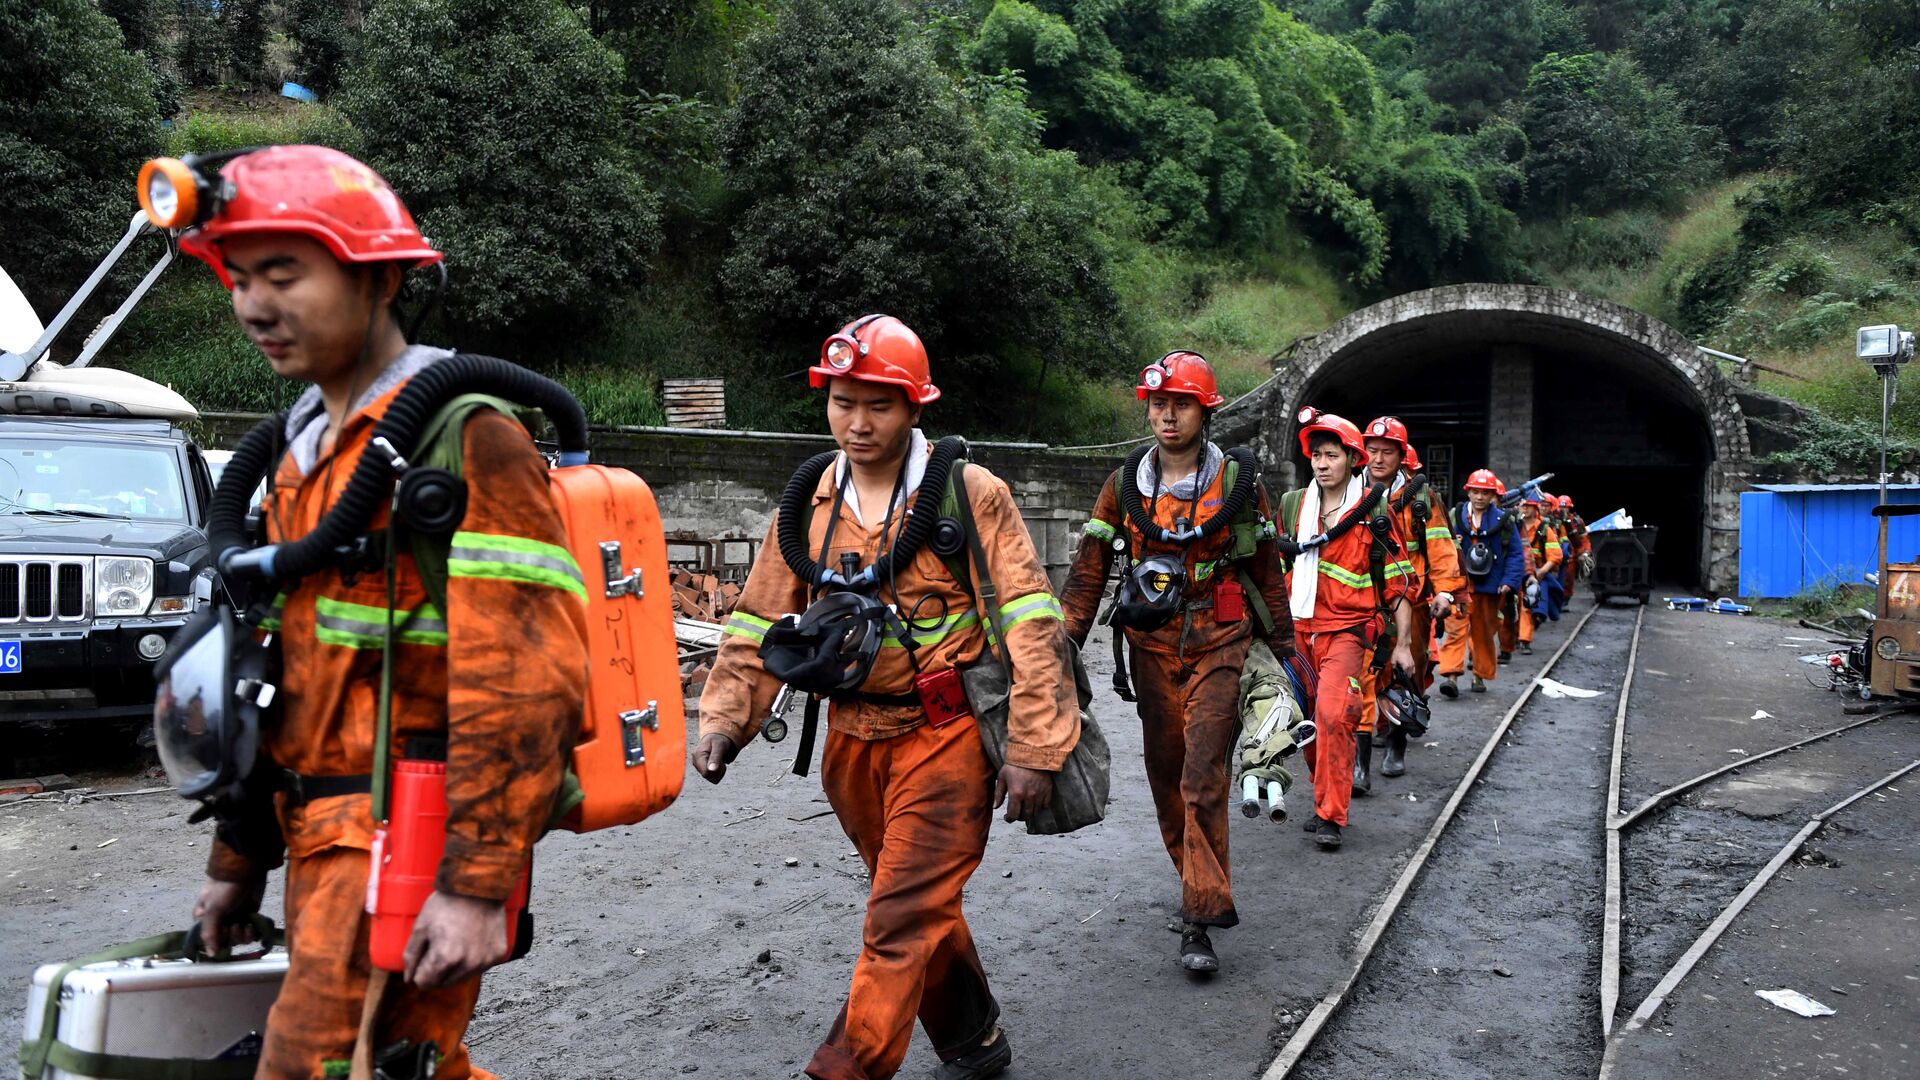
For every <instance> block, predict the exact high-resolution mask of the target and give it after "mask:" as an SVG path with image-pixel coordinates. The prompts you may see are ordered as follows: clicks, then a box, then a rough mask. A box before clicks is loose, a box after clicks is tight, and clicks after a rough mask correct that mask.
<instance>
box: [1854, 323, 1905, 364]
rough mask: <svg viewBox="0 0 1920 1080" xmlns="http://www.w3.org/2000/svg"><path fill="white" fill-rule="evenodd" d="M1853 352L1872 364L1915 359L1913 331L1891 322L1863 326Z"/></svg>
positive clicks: (1857, 335) (1856, 338)
mask: <svg viewBox="0 0 1920 1080" xmlns="http://www.w3.org/2000/svg"><path fill="white" fill-rule="evenodd" d="M1853 353H1854V355H1855V356H1857V357H1859V358H1860V359H1862V360H1865V361H1867V362H1868V363H1870V364H1875V365H1879V364H1904V363H1906V362H1907V361H1909V360H1911V359H1913V332H1912V331H1911V330H1902V329H1900V328H1899V327H1898V326H1893V325H1891V324H1888V325H1885V326H1863V327H1861V328H1860V329H1859V331H1858V333H1856V335H1855V337H1854V349H1853Z"/></svg>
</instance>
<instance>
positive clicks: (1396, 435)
mask: <svg viewBox="0 0 1920 1080" xmlns="http://www.w3.org/2000/svg"><path fill="white" fill-rule="evenodd" d="M1362 434H1364V435H1365V436H1366V437H1367V438H1369V439H1386V440H1387V441H1389V442H1397V443H1399V444H1400V451H1401V452H1402V453H1407V454H1410V453H1412V452H1413V444H1412V443H1410V442H1408V441H1407V425H1405V424H1403V423H1401V422H1400V418H1399V417H1397V416H1381V417H1376V418H1374V419H1373V421H1372V422H1370V423H1368V424H1367V428H1366V430H1365V431H1364V432H1362Z"/></svg>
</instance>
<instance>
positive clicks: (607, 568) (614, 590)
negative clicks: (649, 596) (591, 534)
mask: <svg viewBox="0 0 1920 1080" xmlns="http://www.w3.org/2000/svg"><path fill="white" fill-rule="evenodd" d="M600 569H601V570H602V571H603V572H604V573H605V574H606V578H607V599H609V600H618V599H620V598H621V597H623V596H645V595H646V593H645V592H644V591H642V590H641V588H640V568H639V567H637V566H636V567H634V568H633V573H631V574H629V573H626V572H625V570H626V568H625V567H624V566H622V565H621V564H620V541H618V540H602V541H600Z"/></svg>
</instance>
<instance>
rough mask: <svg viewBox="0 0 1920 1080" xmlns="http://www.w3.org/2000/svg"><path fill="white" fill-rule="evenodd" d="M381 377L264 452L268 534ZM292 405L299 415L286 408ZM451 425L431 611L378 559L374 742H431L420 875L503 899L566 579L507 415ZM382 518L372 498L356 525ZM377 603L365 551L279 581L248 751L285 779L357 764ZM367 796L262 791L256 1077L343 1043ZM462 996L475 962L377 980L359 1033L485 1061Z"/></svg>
mask: <svg viewBox="0 0 1920 1080" xmlns="http://www.w3.org/2000/svg"><path fill="white" fill-rule="evenodd" d="M415 356H417V352H414V351H410V352H409V353H406V354H403V355H402V357H401V358H400V359H398V360H396V361H395V362H394V367H390V368H389V369H388V374H392V375H397V374H400V372H396V371H395V370H394V369H395V368H401V369H402V370H403V371H404V370H405V368H406V366H408V364H409V360H410V358H412V357H415ZM421 366H424V365H423V364H420V363H417V362H416V363H413V364H411V368H412V370H418V368H419V367H421ZM386 382H390V380H386ZM384 385H385V382H381V381H377V382H376V383H375V386H374V388H373V389H372V390H370V391H369V393H377V396H376V397H374V398H373V399H372V400H371V401H370V402H369V403H367V404H365V405H364V406H363V407H362V408H361V409H360V410H359V411H358V412H356V413H354V414H352V415H351V416H349V417H348V419H347V422H346V424H345V426H344V428H342V430H341V431H340V433H339V436H338V439H337V444H336V446H335V447H334V448H333V451H332V453H331V454H330V455H324V456H321V457H320V458H318V459H317V460H316V461H314V462H313V463H312V465H311V466H310V467H309V468H307V469H306V470H305V471H304V473H303V472H302V470H301V468H300V465H299V463H298V462H297V461H296V455H295V454H293V453H288V454H286V455H285V456H284V457H283V458H282V459H281V462H280V467H279V470H278V472H277V473H276V475H275V476H274V478H273V486H272V487H271V488H270V489H269V493H268V495H267V498H266V501H265V507H266V511H267V515H266V516H267V523H268V532H269V535H270V537H271V538H272V539H273V540H276V541H279V540H286V539H290V538H291V539H297V538H299V537H301V536H304V535H306V534H307V533H308V532H310V531H312V529H313V528H314V526H315V525H316V524H317V523H318V522H319V520H320V518H321V516H322V513H323V511H324V510H325V509H326V508H328V507H331V506H332V505H333V504H334V503H335V502H336V501H337V500H338V498H339V496H340V492H341V490H342V489H344V488H345V487H346V485H347V480H348V478H349V477H351V476H352V475H353V472H354V466H355V465H356V464H357V463H358V462H359V460H360V455H361V453H362V452H363V451H364V449H365V448H366V445H367V442H368V440H369V439H370V437H371V434H372V430H373V427H374V424H375V423H377V422H378V421H379V420H380V418H381V417H382V416H384V415H385V414H386V410H387V408H388V406H389V405H391V404H392V401H393V398H394V396H395V394H397V393H398V392H399V386H397V385H394V386H391V387H390V388H385V389H384V390H383V386H384ZM294 417H295V421H294V422H295V423H298V422H299V421H300V419H301V417H302V414H301V410H300V408H299V406H296V408H295V411H294ZM463 436H464V441H463V446H464V452H465V466H464V467H465V470H466V475H467V476H468V477H470V478H474V479H475V480H476V482H475V483H473V484H471V485H470V492H469V498H468V503H467V513H466V518H465V520H464V521H463V522H462V524H461V526H460V531H459V532H457V533H455V534H454V537H453V541H452V549H451V552H450V555H451V558H450V559H449V563H448V581H447V606H448V608H449V610H448V611H447V612H446V613H445V614H444V615H443V614H442V613H440V612H438V611H436V610H434V607H433V605H432V603H431V601H429V600H428V599H427V593H426V589H425V586H424V585H423V584H422V583H421V579H420V575H419V573H418V571H417V570H415V568H414V566H413V560H412V558H411V557H410V556H409V555H408V554H406V553H405V552H404V551H403V552H402V553H401V554H400V555H399V556H398V558H397V561H396V570H395V575H394V576H395V599H394V603H395V618H396V622H397V628H396V633H395V640H396V644H395V656H394V658H393V705H392V724H393V743H392V751H391V752H392V754H393V756H394V757H395V758H396V759H397V758H398V757H399V756H400V753H401V751H402V748H403V747H404V746H405V742H406V740H407V739H408V738H409V737H420V736H431V737H438V738H442V739H446V740H447V804H448V814H447V842H446V854H445V857H444V858H443V860H442V862H441V864H440V875H439V881H438V883H437V886H438V888H439V889H440V890H442V891H445V892H449V893H456V894H459V895H462V896H470V897H476V898H481V899H487V900H504V899H506V898H507V896H508V894H509V893H510V892H511V891H512V890H513V888H514V887H515V885H516V883H517V881H518V879H519V877H520V874H521V871H522V870H523V869H524V867H525V866H526V864H527V860H528V858H529V857H530V855H531V853H532V850H533V843H534V841H535V840H536V839H538V838H539V836H540V833H541V832H542V830H543V827H544V825H545V822H546V819H547V815H548V812H549V810H550V809H551V807H552V806H553V802H554V797H555V794H556V792H557V791H558V789H559V785H560V778H561V773H562V771H563V769H564V766H565V763H566V761H567V758H568V755H569V754H570V752H571V750H572V747H573V744H574V741H575V738H576V736H577V734H578V728H579V722H580V716H581V711H582V709H583V708H584V700H583V691H582V687H583V686H584V685H585V682H586V678H587V662H586V606H585V598H586V590H585V586H584V584H583V582H582V578H581V574H580V569H579V567H578V566H577V565H575V563H574V560H573V558H572V556H571V555H570V554H569V553H568V552H567V549H566V548H565V546H564V545H565V542H566V532H565V527H564V526H563V525H562V523H561V521H560V518H559V515H558V514H556V513H555V511H554V509H553V506H552V503H551V502H550V500H549V497H548V494H547V466H546V462H545V461H544V460H543V459H542V458H541V456H540V453H539V451H538V450H537V449H535V447H534V445H533V442H532V440H531V439H529V438H528V436H527V433H526V431H525V430H524V429H523V428H522V427H521V426H520V425H519V423H518V422H516V421H515V420H513V419H511V418H510V417H507V416H504V415H501V414H500V413H498V412H494V411H492V410H489V409H483V410H480V411H479V412H477V413H475V414H474V415H473V417H472V418H471V419H470V420H469V421H468V422H467V425H466V429H465V431H464V433H463ZM482 477H484V478H485V482H484V483H481V482H477V481H478V480H479V478H482ZM386 525H387V521H386V510H385V508H384V506H383V507H382V509H381V510H380V512H379V513H378V514H377V515H376V517H375V519H374V521H373V522H372V524H371V525H370V529H375V530H377V529H384V528H386ZM386 609H387V596H386V580H385V569H384V565H383V563H382V562H381V560H380V559H379V558H378V557H375V558H374V559H373V560H372V562H371V564H370V565H368V566H364V567H361V568H359V569H358V570H357V572H352V571H350V572H343V571H340V570H334V569H330V570H326V571H323V572H321V573H317V574H314V575H311V576H309V577H307V578H304V579H302V580H300V581H299V582H297V583H296V584H295V586H294V587H293V588H292V590H291V591H290V592H288V593H286V594H285V595H284V597H283V598H282V600H281V610H280V612H279V615H278V619H277V629H278V632H279V638H278V640H279V643H280V650H281V657H282V664H283V671H284V675H283V677H282V680H281V687H280V701H281V703H282V705H281V708H282V717H281V720H280V722H279V724H278V725H276V726H274V727H272V728H270V729H268V730H267V731H266V732H265V733H264V734H263V736H262V746H261V750H260V754H261V762H260V766H257V767H266V766H272V767H276V768H279V769H283V770H287V771H290V772H293V773H297V774H300V775H303V776H354V775H365V774H367V773H369V772H371V771H372V769H373V736H374V728H375V724H376V718H377V709H376V701H377V695H378V693H379V685H380V666H381V665H380V650H381V643H382V638H383V633H384V627H385V620H386ZM267 628H268V629H275V628H276V624H275V623H273V622H270V623H269V624H268V625H267ZM369 809H370V803H369V798H368V796H366V795H364V794H360V795H337V796H333V797H330V798H322V799H316V800H313V801H311V802H308V803H305V804H304V805H302V804H297V803H295V802H294V801H293V800H291V799H290V798H289V796H287V795H286V794H282V795H280V796H279V817H280V826H281V832H282V835H283V836H284V838H285V841H286V856H287V888H286V933H287V945H288V951H289V953H290V966H289V968H288V971H287V977H286V980H285V982H284V984H283V985H282V987H281V990H280V996H279V998H278V1000H276V1001H275V1003H274V1006H273V1011H272V1013H271V1015H270V1017H269V1018H268V1025H267V1032H266V1045H265V1047H264V1049H263V1052H262V1055H261V1064H260V1071H259V1073H258V1075H259V1076H261V1077H263V1078H274V1080H317V1078H319V1077H321V1076H322V1075H323V1074H324V1075H334V1072H333V1071H330V1067H329V1065H328V1063H329V1062H344V1061H346V1060H347V1059H349V1058H350V1057H351V1056H352V1052H353V1045H354V1039H355V1036H356V1034H357V1032H358V1029H359V1024H360V1013H361V1002H362V999H363V998H364V997H365V992H366V988H367V980H368V977H369V974H370V973H371V962H370V959H369V956H368V944H367V943H368V935H369V931H370V928H371V920H370V918H369V917H368V916H367V915H366V914H365V910H364V909H365V904H366V899H367V896H366V890H367V872H368V866H369V856H368V850H369V848H370V847H371V846H372V843H373V833H374V825H375V823H374V821H373V820H372V817H371V815H370V813H369ZM268 868H269V866H268V865H263V864H261V863H258V862H254V861H251V860H249V859H248V858H247V857H246V856H243V855H242V854H240V853H239V852H237V851H235V850H233V849H232V848H230V847H228V846H226V844H224V843H220V842H216V843H215V845H214V848H213V852H212V855H211V856H210V858H209V861H208V867H207V872H208V875H209V876H210V877H213V878H215V879H218V880H223V881H247V880H251V879H254V878H256V877H257V876H258V875H260V874H263V873H264V872H265V871H266V870H267V869H268ZM479 993H480V979H479V977H477V976H476V977H474V978H471V979H468V980H466V981H465V982H462V983H457V984H455V985H453V986H448V987H442V988H440V989H436V990H422V989H419V988H416V987H414V986H411V985H409V984H405V983H403V982H402V981H401V980H400V979H398V978H397V977H396V978H394V979H393V980H391V981H390V982H389V983H388V987H387V991H386V995H385V998H384V1001H383V1004H382V1006H381V1009H380V1012H379V1014H378V1019H377V1021H376V1025H375V1029H374V1046H375V1047H376V1048H378V1047H382V1046H386V1045H388V1044H391V1043H393V1042H396V1041H398V1040H400V1039H411V1040H413V1041H415V1042H416V1043H418V1042H424V1041H428V1040H431V1041H432V1042H433V1043H434V1044H435V1045H436V1046H437V1047H439V1049H440V1051H441V1053H442V1054H444V1055H445V1057H444V1059H443V1060H442V1061H441V1063H440V1066H439V1071H438V1073H437V1075H438V1076H439V1077H441V1078H443V1080H460V1078H463V1077H467V1076H470V1075H471V1076H482V1077H485V1076H490V1075H491V1074H488V1073H486V1072H484V1071H482V1070H479V1069H474V1068H472V1067H471V1066H470V1064H469V1063H468V1061H467V1055H466V1048H465V1046H463V1045H462V1043H461V1039H462V1037H463V1036H464V1034H465V1032H466V1029H467V1022H468V1020H469V1019H471V1017H472V1015H473V1006H474V1002H475V1001H476V1000H477V999H478V997H479ZM342 1068H343V1066H341V1065H333V1066H331V1070H340V1069H342ZM338 1075H341V1076H344V1075H346V1074H345V1072H344V1071H340V1072H338Z"/></svg>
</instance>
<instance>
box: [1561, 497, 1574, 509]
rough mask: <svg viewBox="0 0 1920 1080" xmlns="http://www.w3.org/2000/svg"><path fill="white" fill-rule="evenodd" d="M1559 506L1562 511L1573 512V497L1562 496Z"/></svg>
mask: <svg viewBox="0 0 1920 1080" xmlns="http://www.w3.org/2000/svg"><path fill="white" fill-rule="evenodd" d="M1558 505H1559V507H1560V509H1562V510H1572V509H1573V496H1571V495H1562V496H1560V499H1559V502H1558Z"/></svg>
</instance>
